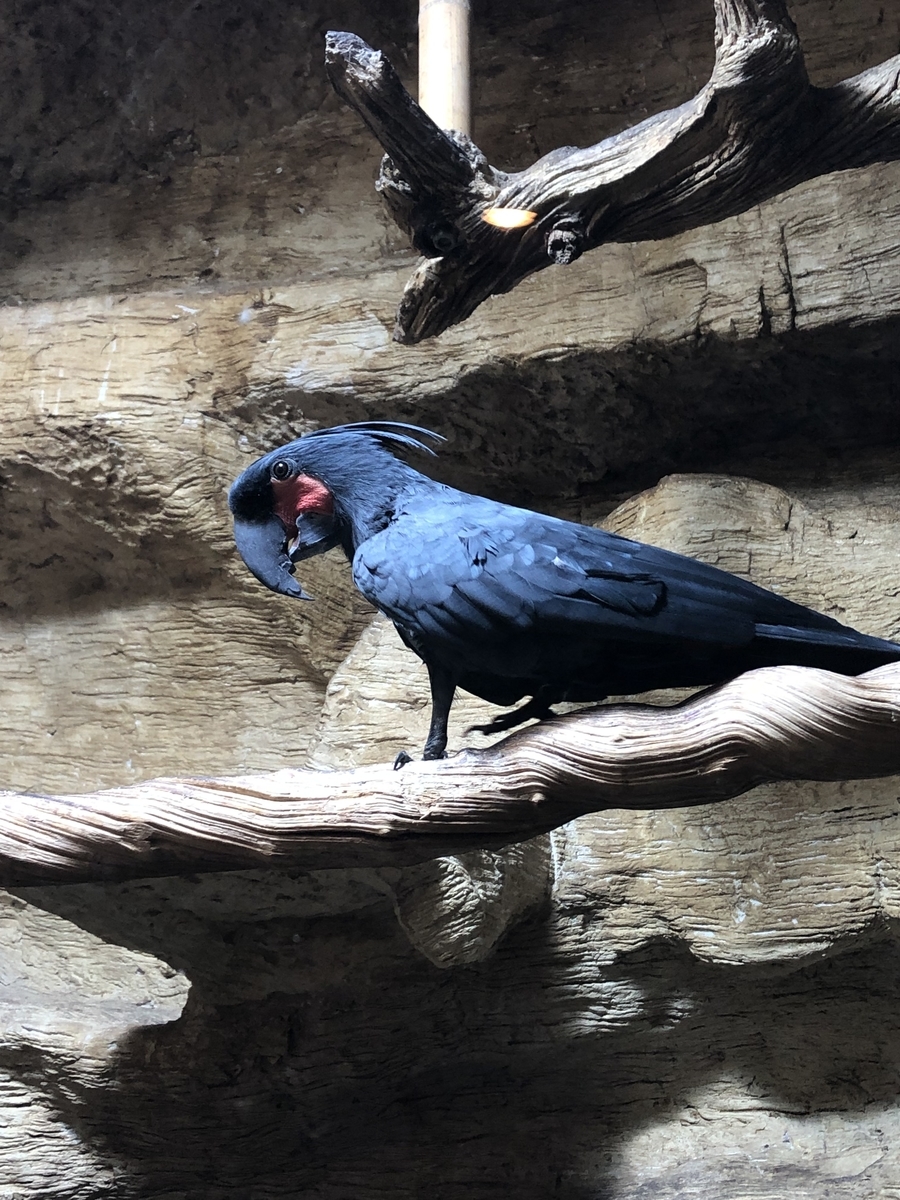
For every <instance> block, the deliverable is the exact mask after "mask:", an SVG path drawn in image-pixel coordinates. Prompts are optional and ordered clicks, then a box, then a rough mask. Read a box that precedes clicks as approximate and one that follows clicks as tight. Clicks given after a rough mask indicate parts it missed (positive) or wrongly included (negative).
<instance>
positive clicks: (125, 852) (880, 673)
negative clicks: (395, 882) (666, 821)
mask: <svg viewBox="0 0 900 1200" xmlns="http://www.w3.org/2000/svg"><path fill="white" fill-rule="evenodd" d="M895 773H900V663H895V664H891V665H890V666H886V667H880V668H879V669H878V670H875V671H870V672H868V674H866V675H862V676H859V677H858V678H846V677H845V676H842V675H834V674H832V673H830V672H828V671H819V670H814V669H811V668H804V667H790V666H785V667H767V668H764V669H762V670H758V671H751V672H748V673H747V674H746V675H743V676H741V677H740V678H738V679H735V680H732V681H731V682H730V683H727V684H725V685H723V686H722V687H720V688H716V689H713V690H711V691H708V692H704V693H703V694H702V695H700V696H697V697H694V698H692V699H691V700H689V701H687V702H686V703H684V704H682V705H678V706H676V707H672V708H654V707H650V706H647V705H635V704H627V705H616V706H614V707H607V708H599V709H594V710H591V711H590V712H588V713H579V714H574V715H572V716H569V717H559V718H556V719H555V720H552V721H548V722H545V723H544V724H541V725H537V726H533V727H531V728H529V729H525V730H522V731H520V732H518V733H516V734H514V735H513V736H512V737H509V738H507V739H505V741H503V742H502V743H500V744H498V745H497V746H494V747H492V748H491V749H488V750H482V751H466V752H463V753H461V754H458V755H456V756H455V757H453V758H450V759H447V760H445V761H443V762H429V763H425V762H418V763H411V764H410V765H409V766H407V767H406V768H404V770H402V771H394V770H392V769H391V767H389V766H386V765H385V766H378V767H366V768H361V769H359V770H355V771H336V772H333V773H332V772H327V771H297V770H286V771H279V772H275V773H273V774H267V775H252V776H242V777H234V778H231V779H158V780H152V781H150V782H147V783H141V784H137V785H135V786H132V787H124V788H116V789H113V790H111V791H105V792H96V793H93V794H90V795H81V796H39V795H19V794H16V793H13V792H3V793H0V798H2V804H3V822H2V830H0V883H3V884H6V885H13V884H18V885H23V884H33V883H47V882H59V883H63V882H65V883H68V882H76V881H83V880H101V879H122V878H138V877H141V876H150V875H175V874H181V873H186V872H191V873H193V872H197V871H221V870H236V869H240V868H249V867H260V866H271V867H277V866H282V867H288V866H290V867H298V866H299V867H307V868H323V867H351V866H387V865H404V864H409V863H413V862H420V861H423V860H426V859H430V858H436V857H439V856H443V855H448V854H457V853H460V852H463V851H467V850H473V849H477V848H482V849H484V848H496V847H498V846H502V845H505V844H509V843H511V842H517V841H523V840H525V839H527V838H531V837H534V836H535V835H536V834H539V833H543V832H545V831H546V830H549V829H552V828H554V827H556V826H558V825H561V824H564V823H565V822H567V821H571V820H572V819H573V818H575V817H579V816H583V815H584V814H586V813H590V812H600V811H603V810H605V809H610V808H632V809H654V808H676V807H684V806H690V805H698V804H708V803H710V802H713V801H718V800H725V799H728V798H729V797H732V796H737V795H740V794H741V793H742V792H746V791H747V790H748V789H750V788H752V787H755V786H756V785H757V784H760V783H763V782H771V781H775V780H783V779H817V780H838V779H861V778H876V777H879V776H884V775H891V774H895Z"/></svg>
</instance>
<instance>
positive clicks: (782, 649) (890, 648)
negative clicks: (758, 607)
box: [753, 622, 900, 675]
mask: <svg viewBox="0 0 900 1200" xmlns="http://www.w3.org/2000/svg"><path fill="white" fill-rule="evenodd" d="M753 654H754V658H756V657H757V656H758V658H759V661H758V663H757V665H758V666H775V665H777V664H778V663H785V662H791V663H796V664H797V665H798V666H802V667H821V668H823V669H824V670H826V671H837V672H838V673H839V674H841V675H861V674H862V673H863V671H872V670H874V669H875V667H883V666H885V665H886V664H887V663H892V662H900V644H898V643H897V642H889V641H886V640H885V639H884V638H876V637H869V635H868V634H865V633H857V632H856V630H855V629H850V628H849V627H848V626H846V625H838V624H837V622H835V623H834V625H833V626H832V627H831V628H821V629H815V628H812V629H811V628H809V627H804V628H798V627H797V626H791V625H757V626H756V638H755V640H754V642H753Z"/></svg>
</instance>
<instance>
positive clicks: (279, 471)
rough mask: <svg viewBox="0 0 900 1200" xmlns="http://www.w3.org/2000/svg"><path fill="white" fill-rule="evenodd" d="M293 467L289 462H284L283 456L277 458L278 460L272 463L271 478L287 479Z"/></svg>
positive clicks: (291, 473)
mask: <svg viewBox="0 0 900 1200" xmlns="http://www.w3.org/2000/svg"><path fill="white" fill-rule="evenodd" d="M293 473H294V472H293V468H292V467H291V464H290V463H289V462H285V460H284V459H283V458H279V460H278V462H276V463H273V465H272V478H273V479H288V478H289V477H290V476H291V475H293Z"/></svg>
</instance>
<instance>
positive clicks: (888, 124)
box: [326, 0, 900, 343]
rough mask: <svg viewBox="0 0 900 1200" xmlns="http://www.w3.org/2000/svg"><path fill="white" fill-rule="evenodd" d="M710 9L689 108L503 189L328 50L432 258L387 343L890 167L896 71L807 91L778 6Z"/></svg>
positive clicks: (386, 187)
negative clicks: (763, 204)
mask: <svg viewBox="0 0 900 1200" xmlns="http://www.w3.org/2000/svg"><path fill="white" fill-rule="evenodd" d="M714 3H715V13H716V61H715V67H714V69H713V72H712V76H711V77H710V80H709V82H708V83H707V84H706V86H705V87H703V88H702V89H701V91H700V92H698V94H697V95H696V96H695V97H694V99H693V100H690V101H688V102H687V103H686V104H682V105H680V106H679V107H677V108H673V109H670V110H668V111H666V112H662V113H659V114H657V115H656V116H653V117H650V118H649V119H648V120H646V121H642V122H640V123H639V124H638V125H635V126H634V127H633V128H631V129H629V130H626V131H625V132H623V133H620V134H617V135H616V136H615V137H611V138H607V139H606V140H604V141H602V142H599V143H598V144H597V145H595V146H591V147H589V148H587V149H578V148H576V147H571V146H564V147H561V148H559V149H557V150H554V151H552V152H551V153H550V154H547V155H545V156H544V157H543V158H541V159H539V160H538V161H537V162H535V163H534V164H532V166H530V167H528V168H527V169H526V170H524V171H520V172H517V173H515V174H509V175H507V174H504V173H503V172H501V171H498V170H496V169H495V168H493V167H492V166H490V164H489V163H488V162H487V160H486V159H485V157H484V155H483V154H482V153H481V152H480V151H479V149H478V147H477V146H475V145H474V143H472V142H471V141H470V140H469V139H468V138H465V137H462V136H459V135H454V134H453V133H452V132H443V131H441V130H440V129H438V127H437V125H436V124H435V123H434V122H433V121H432V120H431V119H430V118H429V117H428V116H427V115H426V114H425V113H424V112H423V111H422V109H421V108H420V107H419V106H418V105H417V104H416V103H415V101H414V100H412V98H411V97H410V96H409V95H408V94H407V93H406V91H405V90H404V88H403V85H402V84H401V83H400V81H399V79H398V78H397V76H396V74H395V72H394V70H393V68H392V67H391V65H390V63H389V62H388V61H387V60H386V59H385V58H384V57H383V56H382V55H381V54H380V53H378V52H376V51H375V50H372V49H371V48H370V47H369V46H367V45H366V43H365V42H363V41H362V40H361V39H360V38H358V37H355V36H354V35H353V34H349V33H331V34H329V35H328V40H327V49H326V64H327V68H328V72H329V76H330V78H331V81H332V83H333V84H334V87H335V89H336V90H337V91H338V93H339V94H340V95H341V96H342V97H343V98H344V99H345V100H346V101H347V102H348V103H349V104H351V105H352V106H353V107H354V108H356V109H357V111H358V112H359V113H360V115H361V116H362V118H363V120H364V121H365V122H366V124H367V125H368V127H369V129H370V130H371V131H372V132H373V133H374V134H375V136H376V137H377V138H378V140H379V141H380V142H381V144H382V146H383V147H384V148H385V150H386V151H387V157H386V158H385V159H384V160H383V162H382V168H381V175H380V178H379V180H378V183H377V185H376V186H377V188H378V190H379V191H380V192H381V194H382V196H383V197H384V199H385V201H386V202H387V206H388V208H389V210H390V212H391V214H392V215H393V217H394V219H395V220H396V221H397V223H398V225H400V226H401V228H403V229H404V230H406V232H407V233H408V234H409V236H410V238H411V240H412V243H413V245H414V246H415V248H416V249H417V250H418V251H419V252H420V253H422V254H423V255H425V258H426V261H425V262H423V263H421V264H420V265H419V267H418V268H417V270H416V271H415V273H414V274H413V275H412V277H411V278H410V280H409V282H408V284H407V286H406V289H405V292H404V294H403V298H402V300H401V302H400V306H399V309H398V312H397V321H396V326H395V331H394V337H395V338H396V340H397V341H400V342H407V343H413V342H418V341H421V340H422V339H423V338H428V337H434V336H436V335H437V334H439V333H442V332H443V331H444V330H445V329H447V328H449V327H450V326H451V325H454V324H456V323H458V322H459V321H463V320H465V318H466V317H468V316H469V315H470V314H471V313H472V312H474V310H475V309H476V308H477V307H478V305H479V304H481V302H482V301H483V300H485V299H487V297H488V296H491V295H495V294H497V293H500V292H508V291H510V290H511V289H512V288H514V287H515V286H516V284H518V283H520V282H521V281H522V280H523V279H525V278H526V276H528V275H531V274H533V273H534V272H535V271H539V270H541V269H542V268H544V267H546V266H549V265H550V264H551V263H557V264H561V265H564V264H567V263H570V262H572V261H574V260H575V259H576V258H578V257H579V256H580V255H581V254H582V253H583V252H584V251H585V250H590V249H593V248H595V247H597V246H600V245H603V244H604V243H608V242H634V241H642V240H645V239H650V238H662V237H668V236H671V235H672V234H676V233H680V232H683V231H685V230H688V229H693V228H696V227H697V226H700V225H707V224H710V223H711V222H713V221H718V220H720V219H722V218H723V217H728V216H733V215H735V214H736V213H740V212H744V211H745V210H747V209H749V208H751V207H752V206H753V205H754V204H758V203H759V202H760V201H762V200H765V199H768V198H769V197H771V196H774V195H776V194H777V193H779V192H783V191H786V190H787V189H788V188H790V187H793V186H794V185H795V184H798V183H801V182H802V181H804V180H807V179H812V178H814V177H815V176H817V175H825V174H827V173H829V172H831V171H838V170H845V169H847V168H851V167H862V166H867V165H870V164H872V163H875V162H886V161H890V160H893V159H896V158H897V157H898V155H900V121H898V119H897V118H898V111H900V98H898V76H900V56H896V57H894V58H891V59H888V60H887V61H886V62H884V63H882V64H881V65H880V66H877V67H873V68H872V69H870V70H868V71H864V72H863V73H862V74H860V75H857V76H855V77H854V78H852V79H847V80H845V81H844V82H842V83H839V84H838V85H836V86H835V87H829V88H817V87H813V86H812V85H811V84H810V82H809V79H808V78H807V74H806V68H805V65H804V60H803V52H802V49H801V47H800V42H799V39H798V37H797V32H796V29H795V27H794V24H793V22H792V21H791V19H790V17H789V15H788V12H787V8H786V5H785V3H784V0H714ZM491 208H499V209H517V210H523V211H525V212H531V213H533V214H535V219H534V220H533V221H532V223H531V224H527V225H524V226H522V227H520V228H515V229H511V230H509V229H498V228H496V227H494V226H492V225H490V224H488V223H487V222H486V221H485V220H484V214H485V212H486V211H487V210H489V209H491Z"/></svg>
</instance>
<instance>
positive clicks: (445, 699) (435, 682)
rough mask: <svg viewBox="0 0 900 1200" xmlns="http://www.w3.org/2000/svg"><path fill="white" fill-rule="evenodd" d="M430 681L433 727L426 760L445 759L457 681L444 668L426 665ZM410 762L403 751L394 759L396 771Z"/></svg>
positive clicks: (429, 737) (426, 746) (425, 754)
mask: <svg viewBox="0 0 900 1200" xmlns="http://www.w3.org/2000/svg"><path fill="white" fill-rule="evenodd" d="M425 666H426V667H427V668H428V680H429V682H430V684H431V726H430V727H429V730H428V738H427V739H426V742H425V750H424V752H423V754H422V757H423V758H424V759H434V758H443V757H444V750H445V749H446V747H447V720H448V718H449V716H450V706H451V705H452V704H453V697H454V696H455V695H456V680H455V679H454V678H453V676H452V675H451V674H450V672H449V671H447V670H445V669H444V668H443V667H437V666H433V665H432V664H431V663H426V664H425ZM408 762H412V759H411V758H410V756H409V755H408V754H407V753H406V751H405V750H401V751H400V753H399V754H398V755H397V757H396V758H395V759H394V770H395V771H399V770H400V768H401V767H405V766H406V764H407V763H408Z"/></svg>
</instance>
